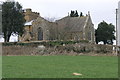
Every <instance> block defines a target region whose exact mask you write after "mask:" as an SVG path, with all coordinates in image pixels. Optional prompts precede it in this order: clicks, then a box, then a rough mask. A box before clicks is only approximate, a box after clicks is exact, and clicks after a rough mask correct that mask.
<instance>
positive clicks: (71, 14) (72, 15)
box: [70, 10, 79, 17]
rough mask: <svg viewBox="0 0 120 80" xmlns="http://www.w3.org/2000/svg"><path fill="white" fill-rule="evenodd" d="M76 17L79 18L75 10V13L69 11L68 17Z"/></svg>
mask: <svg viewBox="0 0 120 80" xmlns="http://www.w3.org/2000/svg"><path fill="white" fill-rule="evenodd" d="M78 16H79V15H78V12H77V10H76V11H72V10H71V13H70V17H78Z"/></svg>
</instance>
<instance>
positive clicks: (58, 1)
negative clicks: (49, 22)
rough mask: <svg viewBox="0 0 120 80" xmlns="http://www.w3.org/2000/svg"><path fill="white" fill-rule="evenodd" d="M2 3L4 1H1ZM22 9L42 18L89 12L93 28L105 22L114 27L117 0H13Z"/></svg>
mask: <svg viewBox="0 0 120 80" xmlns="http://www.w3.org/2000/svg"><path fill="white" fill-rule="evenodd" d="M2 1H4V0H2ZM15 1H18V2H19V3H20V4H21V5H22V6H23V8H24V9H26V8H31V9H32V10H33V11H35V12H39V13H40V15H41V16H42V17H56V18H62V17H64V16H67V15H68V12H70V11H71V10H78V12H79V13H80V12H83V14H84V15H86V14H88V11H90V14H91V18H92V21H93V24H94V25H95V28H96V27H97V25H98V23H100V22H101V21H103V20H105V21H106V22H108V23H113V24H114V25H115V9H116V8H117V7H118V2H119V0H15Z"/></svg>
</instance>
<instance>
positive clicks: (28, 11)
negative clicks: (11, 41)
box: [24, 8, 40, 22]
mask: <svg viewBox="0 0 120 80" xmlns="http://www.w3.org/2000/svg"><path fill="white" fill-rule="evenodd" d="M24 15H25V20H26V22H29V21H31V20H34V19H37V17H39V16H40V14H39V13H38V12H32V9H30V8H28V9H25V10H24Z"/></svg>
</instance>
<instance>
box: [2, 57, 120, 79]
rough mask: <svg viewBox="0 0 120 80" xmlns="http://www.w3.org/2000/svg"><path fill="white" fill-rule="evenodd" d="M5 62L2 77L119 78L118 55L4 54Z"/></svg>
mask: <svg viewBox="0 0 120 80" xmlns="http://www.w3.org/2000/svg"><path fill="white" fill-rule="evenodd" d="M2 61H3V71H2V72H3V73H2V76H3V78H117V77H118V57H116V56H3V60H2ZM73 73H79V74H81V75H74V74H73Z"/></svg>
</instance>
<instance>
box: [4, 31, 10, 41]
mask: <svg viewBox="0 0 120 80" xmlns="http://www.w3.org/2000/svg"><path fill="white" fill-rule="evenodd" d="M10 36H11V33H9V34H4V39H5V41H4V42H9V40H10Z"/></svg>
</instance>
